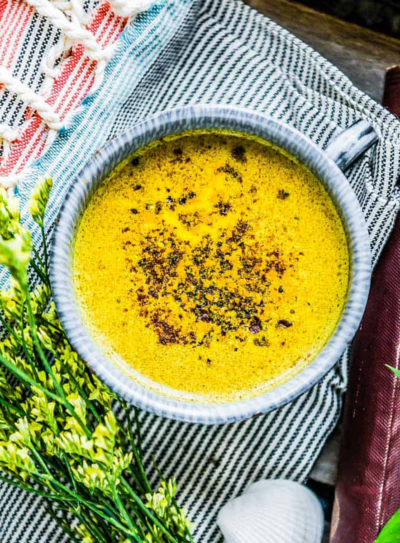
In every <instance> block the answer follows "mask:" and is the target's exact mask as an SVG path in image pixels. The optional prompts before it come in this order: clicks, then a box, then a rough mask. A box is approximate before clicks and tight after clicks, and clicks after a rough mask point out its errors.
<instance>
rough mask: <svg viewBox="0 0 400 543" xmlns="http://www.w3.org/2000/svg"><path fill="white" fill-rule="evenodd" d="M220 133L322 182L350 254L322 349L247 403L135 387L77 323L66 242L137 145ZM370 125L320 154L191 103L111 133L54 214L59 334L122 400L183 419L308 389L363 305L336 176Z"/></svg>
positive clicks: (362, 274)
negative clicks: (251, 140)
mask: <svg viewBox="0 0 400 543" xmlns="http://www.w3.org/2000/svg"><path fill="white" fill-rule="evenodd" d="M204 128H217V129H220V128H225V129H231V130H236V131H238V132H241V133H245V134H249V135H253V136H257V137H260V138H263V139H265V140H267V141H269V142H271V143H273V144H274V145H277V146H278V147H281V148H282V149H284V150H285V151H287V152H288V153H290V154H291V155H293V156H294V157H296V158H297V159H298V160H300V161H301V162H302V163H303V164H304V165H305V166H307V168H309V169H310V170H311V172H312V173H313V174H314V175H315V176H316V177H317V178H318V179H319V180H320V182H321V183H322V184H323V185H324V187H325V188H326V190H327V192H328V193H329V195H330V197H331V199H332V200H333V202H334V204H335V206H336V208H337V210H338V212H339V214H340V217H341V219H342V222H343V225H344V228H345V231H346V236H347V241H348V247H349V254H350V284H349V289H348V295H347V299H346V303H345V306H344V310H343V314H342V316H341V318H340V321H339V322H338V324H337V326H336V329H335V331H334V333H333V334H332V336H331V337H330V339H329V341H328V342H327V344H326V345H325V347H324V348H323V349H322V350H321V351H320V353H319V354H318V355H317V356H316V357H315V358H314V359H313V360H312V361H311V362H310V364H309V365H308V366H306V367H305V368H304V369H302V370H301V371H299V373H297V374H295V375H294V376H293V377H291V378H290V379H289V380H288V381H286V382H284V383H283V384H280V385H278V386H276V387H275V388H273V389H271V390H268V391H267V392H263V393H261V394H260V395H258V396H255V397H253V398H249V399H245V400H240V401H234V402H226V403H200V402H193V401H185V400H184V399H177V398H174V397H172V396H171V397H169V396H167V395H164V394H162V393H158V392H156V391H155V390H154V389H150V388H147V387H146V386H143V385H142V384H140V383H139V382H138V381H137V380H136V379H135V376H134V371H133V368H132V367H130V366H129V365H128V364H127V363H125V362H124V361H122V360H121V361H118V362H117V361H115V360H113V361H112V360H111V359H110V358H109V357H108V356H107V355H106V354H105V353H104V352H103V351H102V350H101V348H100V346H99V345H98V344H97V343H96V341H95V340H94V338H93V337H92V336H91V335H90V333H89V332H88V330H87V328H86V327H85V324H84V322H83V319H82V315H81V312H80V309H79V306H78V303H77V300H76V296H75V291H74V284H73V271H72V264H73V247H74V237H75V234H76V231H77V228H78V226H79V223H80V219H81V217H82V214H83V212H84V211H85V209H86V207H87V204H88V202H89V200H90V198H91V197H92V195H93V194H94V192H95V191H96V189H97V187H98V186H99V184H100V183H101V182H102V180H103V179H104V178H105V177H107V175H108V174H109V173H110V171H111V170H112V169H113V168H114V167H115V166H116V165H117V164H118V163H119V162H121V161H122V160H123V159H125V158H126V157H128V156H129V155H131V154H132V153H133V152H134V151H136V150H137V149H138V148H140V147H142V146H143V145H146V144H147V143H149V142H151V141H156V140H158V139H160V138H162V137H164V136H166V135H169V134H174V133H179V132H182V131H186V130H194V129H204ZM376 140H377V134H376V133H375V131H374V129H373V128H372V126H371V125H370V124H369V123H368V122H366V121H364V120H361V121H358V122H357V123H355V124H354V125H353V126H351V127H350V128H348V129H347V130H345V131H344V132H342V133H341V134H340V135H339V136H337V137H336V139H335V140H334V141H333V142H332V143H330V144H329V145H328V147H327V148H326V149H325V150H322V149H320V148H319V147H318V146H317V145H315V144H314V143H313V142H312V141H310V140H309V139H308V138H307V137H305V136H304V135H302V134H301V133H299V132H298V131H297V130H295V129H294V128H291V127H290V126H288V125H286V124H284V123H282V122H279V121H276V120H273V119H271V118H269V117H267V116H265V115H263V114H261V113H256V112H254V111H250V110H246V109H242V108H238V107H235V106H219V105H216V106H209V105H193V106H186V107H181V108H176V109H173V110H170V111H164V112H161V113H158V114H156V115H154V116H153V117H151V118H149V119H146V120H144V121H143V122H140V123H139V124H137V125H135V126H134V127H133V128H131V129H130V130H128V131H127V132H125V133H123V134H121V135H119V136H117V137H116V138H115V139H114V140H113V141H111V142H110V143H108V144H107V145H106V146H105V147H104V148H103V149H101V150H100V152H99V153H97V154H96V155H95V156H94V157H92V158H91V159H90V160H89V161H88V163H87V165H86V166H85V167H84V168H83V170H82V171H81V172H80V173H79V174H78V175H77V177H76V179H75V180H74V181H73V183H72V185H71V188H70V190H69V193H68V195H67V197H66V199H65V202H64V204H63V207H62V209H61V212H60V217H59V221H58V224H57V227H56V231H55V234H54V238H53V244H52V250H51V284H52V288H53V294H54V300H55V303H56V306H57V309H58V313H59V316H60V319H61V322H62V324H63V326H64V329H65V332H66V334H67V336H68V338H69V340H70V342H71V344H72V345H73V347H74V348H75V349H76V350H77V351H78V353H79V354H80V356H81V357H82V358H83V359H84V360H85V361H86V362H87V364H89V366H90V367H91V368H92V369H93V370H94V371H95V372H96V374H97V375H98V376H99V377H100V379H102V380H103V381H104V382H105V383H107V385H108V386H109V387H110V388H111V389H112V390H114V391H115V392H117V393H118V394H120V395H121V396H122V397H123V398H125V399H126V400H127V401H129V402H131V403H133V404H135V405H137V406H138V407H141V408H143V409H146V410H148V411H151V412H153V413H156V414H157V415H161V416H165V417H170V418H174V419H178V420H181V421H187V422H197V423H204V424H218V423H226V422H232V421H238V420H242V419H246V418H249V417H251V416H254V415H256V414H259V413H266V412H268V411H272V410H274V409H277V408H278V407H281V406H283V405H284V404H287V403H288V402H290V401H292V400H293V399H295V398H296V397H297V396H299V395H301V394H303V393H304V392H306V391H307V390H309V389H310V388H311V387H312V386H314V385H315V384H316V383H317V382H318V381H319V380H321V379H322V378H323V376H324V375H325V374H326V373H327V372H328V371H329V370H330V369H331V368H332V367H333V366H334V364H335V363H336V362H337V360H338V359H339V357H340V355H341V354H342V352H343V351H344V349H345V348H346V346H347V344H348V343H349V342H350V341H351V339H352V338H353V336H354V334H355V332H356V330H357V328H358V326H359V324H360V321H361V317H362V315H363V312H364V308H365V305H366V302H367V297H368V292H369V285H370V278H371V254H370V242H369V236H368V230H367V226H366V223H365V220H364V216H363V214H362V211H361V208H360V205H359V203H358V200H357V198H356V196H355V194H354V193H353V191H352V189H351V187H350V185H349V183H348V181H347V179H346V177H345V176H344V174H343V171H344V170H345V169H346V168H348V167H349V166H350V165H351V164H352V163H353V162H354V161H355V160H356V159H357V158H358V157H359V156H360V155H361V154H362V153H363V152H365V151H366V150H367V149H368V148H369V147H370V146H371V145H372V144H373V143H374V142H375V141H376Z"/></svg>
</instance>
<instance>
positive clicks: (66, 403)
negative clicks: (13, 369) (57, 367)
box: [26, 289, 92, 439]
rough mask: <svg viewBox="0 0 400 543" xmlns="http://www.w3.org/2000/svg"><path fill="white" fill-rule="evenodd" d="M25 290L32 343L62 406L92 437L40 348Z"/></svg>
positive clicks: (88, 435)
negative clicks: (61, 401) (60, 399)
mask: <svg viewBox="0 0 400 543" xmlns="http://www.w3.org/2000/svg"><path fill="white" fill-rule="evenodd" d="M26 292H27V298H26V307H27V313H28V322H29V326H30V329H31V332H32V339H33V343H34V344H35V347H36V350H37V352H38V355H39V357H40V359H41V361H42V363H43V365H44V367H45V369H46V371H47V373H48V374H49V375H50V377H51V378H52V381H53V383H54V387H55V389H56V391H57V392H58V394H59V396H60V397H61V398H62V400H63V402H64V406H65V407H66V408H67V409H68V411H69V412H70V413H71V415H72V416H73V417H74V419H75V420H76V421H77V422H78V424H79V425H80V426H81V428H82V430H83V431H84V432H85V434H86V436H87V437H88V438H89V439H90V438H91V437H92V433H91V431H90V430H89V428H88V427H87V426H86V424H85V423H84V422H83V420H82V419H81V418H80V417H79V415H78V414H77V413H76V411H75V409H74V408H73V406H72V405H71V404H70V403H69V401H68V400H67V398H66V396H65V393H64V390H63V388H62V386H61V385H60V383H59V382H58V380H57V379H56V377H55V375H54V373H53V370H52V368H51V366H50V364H49V361H48V360H47V358H46V355H45V354H44V352H43V349H42V347H41V345H40V341H39V338H38V335H37V329H36V321H35V316H34V314H33V311H32V306H31V301H30V297H29V291H28V289H26Z"/></svg>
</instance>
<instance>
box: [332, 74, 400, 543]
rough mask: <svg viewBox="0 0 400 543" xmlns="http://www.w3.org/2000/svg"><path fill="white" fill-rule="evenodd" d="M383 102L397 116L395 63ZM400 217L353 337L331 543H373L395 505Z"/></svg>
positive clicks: (399, 438) (399, 87) (399, 448)
mask: <svg viewBox="0 0 400 543" xmlns="http://www.w3.org/2000/svg"><path fill="white" fill-rule="evenodd" d="M384 105H385V106H386V107H388V108H389V109H390V110H391V111H392V112H393V113H396V114H397V115H398V116H400V67H396V68H391V69H390V70H389V71H388V72H387V76H386V87H385V94H384ZM386 364H389V365H391V366H394V367H396V368H399V366H400V216H398V217H397V221H396V225H395V228H394V231H393V233H392V234H391V237H390V240H389V242H388V243H387V245H386V247H385V249H384V251H383V254H382V256H381V258H380V260H379V262H378V265H377V267H376V269H375V272H374V274H373V278H372V286H371V293H370V297H369V300H368V305H367V309H366V312H365V315H364V318H363V321H362V324H361V326H360V329H359V331H358V332H357V335H356V337H355V339H354V342H353V348H352V356H351V367H350V377H349V387H348V392H347V397H346V406H345V413H344V433H343V441H342V445H341V451H340V463H339V475H338V481H337V486H336V499H335V508H334V517H333V521H332V530H331V539H330V543H373V542H374V541H375V539H376V538H377V536H378V534H379V532H380V530H381V529H382V527H383V526H384V524H385V523H386V522H387V521H388V520H389V518H390V517H391V516H392V515H393V513H394V512H395V511H396V510H397V509H399V508H400V381H399V379H397V378H396V377H395V375H394V374H393V373H392V372H391V371H390V370H389V369H388V368H387V367H386Z"/></svg>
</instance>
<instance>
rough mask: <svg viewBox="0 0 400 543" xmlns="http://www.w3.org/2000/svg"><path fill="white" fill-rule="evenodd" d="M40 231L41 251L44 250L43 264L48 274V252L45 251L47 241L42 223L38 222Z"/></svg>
mask: <svg viewBox="0 0 400 543" xmlns="http://www.w3.org/2000/svg"><path fill="white" fill-rule="evenodd" d="M40 231H41V233H42V240H43V252H44V264H45V269H46V275H47V277H48V276H49V254H48V251H47V241H46V232H45V231H44V226H43V223H41V224H40Z"/></svg>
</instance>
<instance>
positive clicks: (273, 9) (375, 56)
mask: <svg viewBox="0 0 400 543" xmlns="http://www.w3.org/2000/svg"><path fill="white" fill-rule="evenodd" d="M245 2H246V3H247V4H249V5H250V6H252V7H254V8H256V9H257V10H258V11H260V12H261V13H263V14H264V15H266V16H267V17H269V18H270V19H272V20H273V21H275V22H276V23H278V24H280V25H281V26H283V27H284V28H286V29H287V30H289V31H290V32H292V33H293V34H295V35H296V36H297V37H298V38H300V39H301V40H302V41H304V42H306V43H307V44H308V45H311V47H313V48H314V49H315V50H316V51H318V52H319V53H321V54H322V55H323V56H324V57H325V58H327V59H328V60H330V61H331V62H332V63H333V64H335V65H336V66H338V68H340V69H341V70H342V71H343V72H344V73H345V74H346V75H347V76H348V77H349V78H350V79H351V81H352V82H353V83H354V84H355V85H356V86H357V87H359V88H360V89H361V90H363V91H364V92H366V93H367V94H369V95H370V96H371V97H372V98H374V99H375V100H377V101H378V102H380V101H381V99H382V92H383V82H384V77H385V71H386V69H387V68H389V67H390V66H393V65H394V64H400V40H397V39H394V38H389V37H387V36H384V35H383V34H378V33H377V32H372V31H370V30H367V29H365V28H362V27H360V26H357V25H354V24H351V23H347V22H345V21H341V20H340V19H336V18H335V17H332V16H330V15H325V14H323V13H320V12H317V11H314V10H312V9H310V8H306V7H304V6H302V5H301V4H297V3H295V2H289V1H287V0H245Z"/></svg>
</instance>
